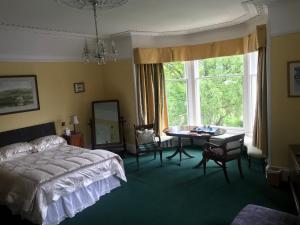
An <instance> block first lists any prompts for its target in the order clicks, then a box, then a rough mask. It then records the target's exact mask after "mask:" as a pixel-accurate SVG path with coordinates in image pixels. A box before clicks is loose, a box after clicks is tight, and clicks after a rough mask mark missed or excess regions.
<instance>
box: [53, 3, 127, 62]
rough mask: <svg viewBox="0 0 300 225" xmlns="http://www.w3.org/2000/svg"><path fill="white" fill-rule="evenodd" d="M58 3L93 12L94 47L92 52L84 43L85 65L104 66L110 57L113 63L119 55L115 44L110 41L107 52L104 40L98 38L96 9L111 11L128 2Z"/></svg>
mask: <svg viewBox="0 0 300 225" xmlns="http://www.w3.org/2000/svg"><path fill="white" fill-rule="evenodd" d="M55 1H57V2H58V3H62V4H65V5H67V6H70V7H73V8H77V9H89V10H92V11H93V17H94V25H95V31H96V47H95V49H94V50H90V49H89V48H88V45H87V41H86V42H85V46H84V49H83V61H84V62H85V63H89V62H97V63H98V64H99V65H101V64H105V63H106V61H107V58H108V57H112V59H113V60H114V61H116V60H117V56H118V54H119V51H118V49H117V48H116V45H115V42H114V41H113V40H112V41H111V52H108V51H107V49H106V45H105V42H104V39H103V38H101V37H100V36H99V30H98V16H97V9H100V10H103V9H112V8H115V7H119V6H122V5H124V4H125V3H127V2H128V0H55Z"/></svg>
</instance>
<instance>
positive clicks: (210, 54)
mask: <svg viewBox="0 0 300 225" xmlns="http://www.w3.org/2000/svg"><path fill="white" fill-rule="evenodd" d="M265 46H266V25H265V24H264V25H259V26H257V27H256V32H254V33H251V34H249V35H247V36H245V37H240V38H236V39H231V40H225V41H218V42H211V43H206V44H198V45H188V46H178V47H166V48H135V49H134V63H135V64H155V63H164V62H172V61H190V60H197V59H206V58H214V57H221V56H230V55H240V54H245V53H248V52H253V51H257V50H258V49H259V48H260V47H265Z"/></svg>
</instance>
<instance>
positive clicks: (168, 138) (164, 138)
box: [160, 135, 174, 142]
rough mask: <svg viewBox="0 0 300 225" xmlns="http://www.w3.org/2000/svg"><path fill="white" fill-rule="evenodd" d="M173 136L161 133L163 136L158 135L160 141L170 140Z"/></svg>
mask: <svg viewBox="0 0 300 225" xmlns="http://www.w3.org/2000/svg"><path fill="white" fill-rule="evenodd" d="M173 138H174V137H172V136H166V135H163V136H161V137H160V139H161V142H165V141H170V140H172V139H173Z"/></svg>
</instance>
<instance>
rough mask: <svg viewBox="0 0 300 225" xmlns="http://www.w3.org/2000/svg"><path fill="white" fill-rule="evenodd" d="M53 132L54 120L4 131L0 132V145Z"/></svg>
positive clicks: (29, 139) (23, 140)
mask: <svg viewBox="0 0 300 225" xmlns="http://www.w3.org/2000/svg"><path fill="white" fill-rule="evenodd" d="M53 134H56V131H55V124H54V122H51V123H44V124H39V125H35V126H30V127H24V128H19V129H16V130H9V131H4V132H0V147H2V146H5V145H9V144H13V143H16V142H27V141H31V140H33V139H35V138H39V137H43V136H47V135H53Z"/></svg>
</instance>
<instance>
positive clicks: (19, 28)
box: [0, 22, 96, 39]
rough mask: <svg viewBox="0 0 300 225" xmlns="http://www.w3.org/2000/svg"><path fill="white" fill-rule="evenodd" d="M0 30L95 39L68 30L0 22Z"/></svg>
mask: <svg viewBox="0 0 300 225" xmlns="http://www.w3.org/2000/svg"><path fill="white" fill-rule="evenodd" d="M0 29H1V30H11V31H25V32H30V33H37V34H42V35H51V36H56V37H71V38H80V39H85V38H95V37H96V36H95V35H91V34H84V33H77V32H72V31H69V30H60V29H50V28H41V27H36V26H28V25H20V24H13V23H5V22H0Z"/></svg>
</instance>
